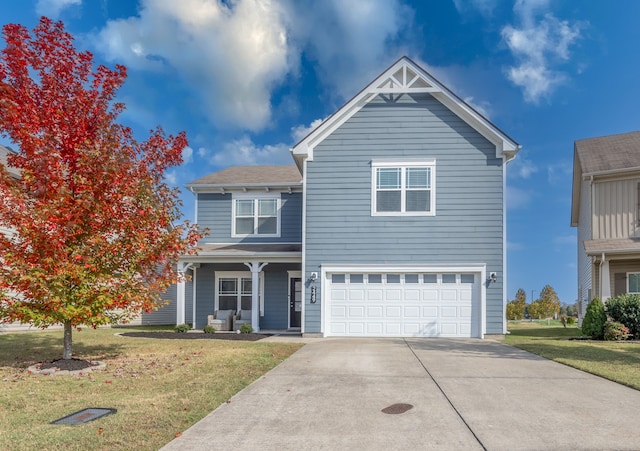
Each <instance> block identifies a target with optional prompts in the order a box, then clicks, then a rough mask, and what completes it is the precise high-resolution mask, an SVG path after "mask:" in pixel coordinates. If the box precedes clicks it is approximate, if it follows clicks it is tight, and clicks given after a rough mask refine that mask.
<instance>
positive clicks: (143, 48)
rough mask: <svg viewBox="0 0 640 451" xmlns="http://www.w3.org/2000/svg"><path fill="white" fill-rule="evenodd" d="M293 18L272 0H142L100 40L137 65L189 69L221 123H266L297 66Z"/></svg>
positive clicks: (184, 73)
mask: <svg viewBox="0 0 640 451" xmlns="http://www.w3.org/2000/svg"><path fill="white" fill-rule="evenodd" d="M286 20H287V16H286V11H285V10H284V9H283V8H282V7H281V5H280V4H279V3H278V2H272V1H267V0H264V1H261V0H236V1H230V2H220V1H213V0H181V1H180V2H177V1H175V0H142V2H141V5H140V9H139V15H138V16H137V17H129V18H127V19H119V20H114V21H110V22H108V23H107V25H106V26H105V28H104V29H102V30H101V31H100V33H99V34H98V35H97V36H96V37H95V44H96V46H97V47H98V48H99V49H100V50H101V51H102V52H104V53H105V55H106V56H107V57H108V58H110V59H112V60H117V61H119V62H124V64H125V65H127V66H129V67H131V68H133V69H146V70H154V71H162V70H167V71H173V72H175V73H177V74H178V75H179V76H181V77H183V79H184V80H185V81H186V82H187V83H188V84H189V86H190V89H191V90H192V95H194V96H195V97H196V98H197V99H199V101H200V103H201V107H202V108H203V110H204V111H205V113H206V114H207V116H208V117H209V118H210V119H211V120H212V122H213V123H214V124H215V125H216V126H219V127H228V126H232V127H242V128H246V129H249V130H260V129H262V128H264V127H265V126H267V125H268V123H269V120H270V117H271V92H272V90H273V88H274V87H276V86H277V85H278V84H279V83H281V82H282V81H283V80H284V77H285V76H286V74H287V73H289V72H290V71H291V69H292V64H291V62H290V50H289V46H288V42H287V30H286V25H285V22H286Z"/></svg>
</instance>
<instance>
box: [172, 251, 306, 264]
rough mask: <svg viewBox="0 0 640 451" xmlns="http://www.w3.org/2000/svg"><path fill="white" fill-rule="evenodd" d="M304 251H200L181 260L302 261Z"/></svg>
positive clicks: (196, 261)
mask: <svg viewBox="0 0 640 451" xmlns="http://www.w3.org/2000/svg"><path fill="white" fill-rule="evenodd" d="M301 259H302V252H261V253H259V254H245V255H238V254H237V253H230V252H229V253H224V252H217V253H215V254H214V253H199V254H198V255H189V256H186V257H181V258H180V261H181V262H189V263H242V262H246V261H250V260H260V261H265V262H268V263H300V261H301Z"/></svg>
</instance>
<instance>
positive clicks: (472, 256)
mask: <svg viewBox="0 0 640 451" xmlns="http://www.w3.org/2000/svg"><path fill="white" fill-rule="evenodd" d="M519 148H520V146H519V145H518V144H517V143H516V142H515V141H514V140H513V139H511V138H510V137H509V136H507V135H506V134H505V133H504V132H502V131H501V130H500V129H499V128H497V127H496V126H495V125H494V124H492V123H491V122H490V121H489V120H487V119H486V118H485V117H483V116H482V115H481V114H479V113H478V112H477V111H476V110H474V109H473V108H472V107H471V106H469V105H468V104H467V103H465V102H464V101H463V100H462V99H460V98H459V97H458V96H456V95H455V94H454V93H453V92H451V91H450V90H449V89H448V88H446V87H445V86H444V85H442V83H440V82H439V81H438V80H436V79H435V78H434V77H433V76H432V75H430V74H429V73H428V72H426V71H425V70H424V69H422V68H421V67H420V66H418V65H417V64H416V63H415V62H413V61H412V60H410V59H409V58H406V57H404V58H401V59H400V60H399V61H397V62H396V63H395V64H393V65H392V66H391V67H390V68H388V69H387V70H386V71H384V72H383V73H382V74H381V75H380V76H379V77H378V78H376V79H375V80H374V81H373V82H371V83H370V84H369V85H367V86H366V87H365V88H364V89H363V90H362V91H360V93H358V94H357V95H356V96H355V97H354V98H353V99H351V100H350V101H349V102H347V103H346V104H345V105H344V106H343V107H342V108H340V109H339V110H338V111H336V112H335V113H334V114H333V115H332V116H330V117H329V118H328V119H327V120H325V121H324V122H323V123H322V124H321V125H319V126H318V127H317V128H316V129H315V130H313V131H312V132H311V133H309V135H308V136H306V137H305V138H304V139H302V140H301V141H300V142H298V143H297V144H296V145H295V146H294V147H293V148H292V149H291V153H292V156H293V159H294V162H295V165H291V166H285V167H231V168H228V169H225V170H223V171H220V172H217V173H214V174H211V175H208V176H206V177H204V178H201V179H199V180H196V181H194V182H192V183H190V184H188V185H187V187H188V188H189V189H190V190H191V191H192V192H193V193H194V195H195V196H196V222H197V223H198V224H199V225H201V226H202V227H207V228H209V229H210V234H209V236H207V237H206V238H204V239H203V240H202V243H201V248H202V251H201V252H200V253H199V255H197V256H185V257H184V258H183V259H182V260H181V262H180V270H181V271H186V272H187V273H188V274H189V275H191V276H192V277H191V280H189V281H187V282H185V283H181V284H179V285H178V287H177V294H176V298H177V302H176V303H175V312H176V313H175V316H176V323H183V322H188V323H192V324H194V327H195V328H202V327H203V326H204V325H205V324H206V322H207V316H208V315H210V314H212V313H213V312H214V311H215V310H218V309H236V310H240V309H243V310H246V309H251V311H252V325H253V327H254V329H255V330H260V329H289V328H298V327H299V328H300V330H301V332H302V333H303V334H305V335H318V336H397V337H402V336H429V337H431V336H442V337H483V336H485V335H486V334H503V333H505V331H506V325H505V304H506V289H505V286H506V285H505V281H506V230H505V229H506V209H505V180H506V167H507V162H508V161H509V160H511V159H513V158H514V156H515V154H516V153H517V151H518V150H519ZM170 308H173V307H171V306H170Z"/></svg>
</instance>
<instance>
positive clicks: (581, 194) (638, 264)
mask: <svg viewBox="0 0 640 451" xmlns="http://www.w3.org/2000/svg"><path fill="white" fill-rule="evenodd" d="M573 155H574V156H573V189H572V203H571V226H572V227H577V228H578V300H579V303H580V307H581V308H580V312H581V315H582V314H583V313H584V312H585V310H586V306H587V304H588V302H589V301H590V300H591V299H593V298H594V297H599V298H601V299H602V300H603V301H606V300H607V299H609V298H610V297H612V296H616V295H618V294H623V293H640V132H632V133H623V134H620V135H612V136H603V137H600V138H591V139H582V140H578V141H576V142H575V144H574V154H573Z"/></svg>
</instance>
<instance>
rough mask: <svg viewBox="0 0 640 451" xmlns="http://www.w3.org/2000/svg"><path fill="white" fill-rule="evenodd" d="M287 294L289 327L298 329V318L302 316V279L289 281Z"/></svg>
mask: <svg viewBox="0 0 640 451" xmlns="http://www.w3.org/2000/svg"><path fill="white" fill-rule="evenodd" d="M289 293H290V294H289V319H290V322H289V326H290V327H300V318H301V316H302V279H299V278H296V279H291V287H290V288H289Z"/></svg>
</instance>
